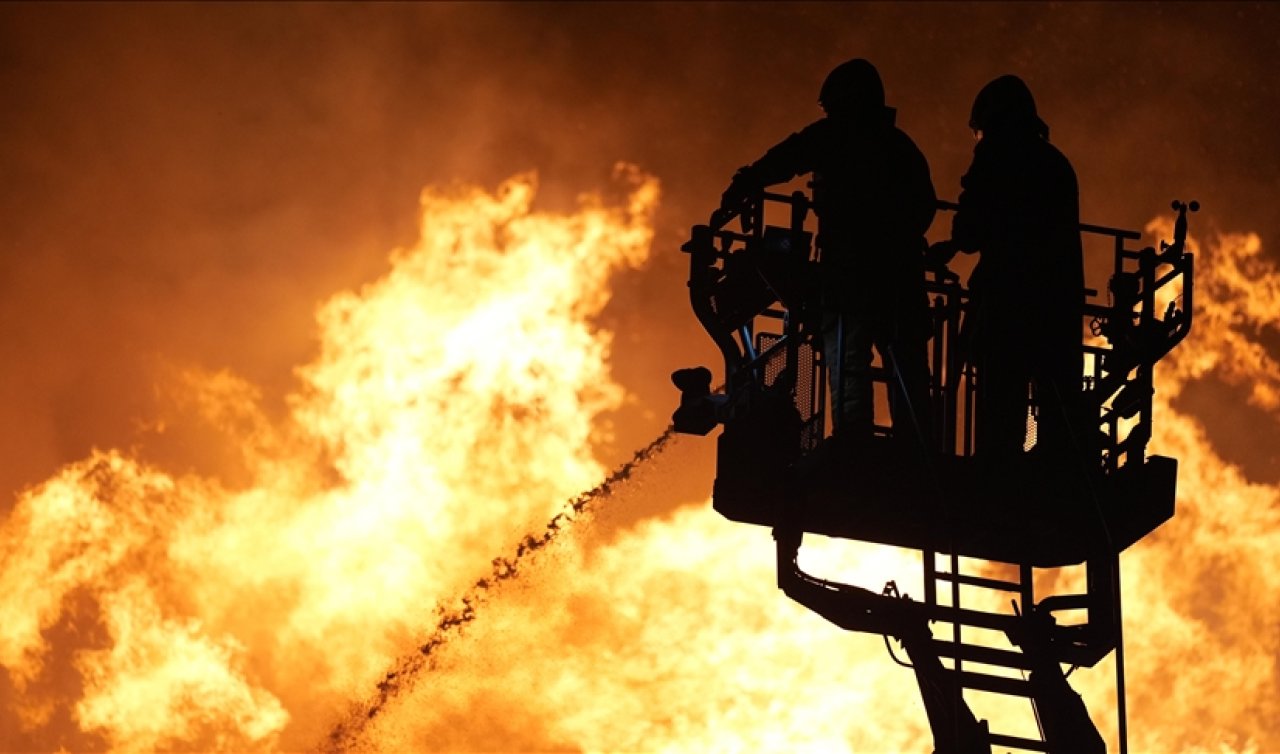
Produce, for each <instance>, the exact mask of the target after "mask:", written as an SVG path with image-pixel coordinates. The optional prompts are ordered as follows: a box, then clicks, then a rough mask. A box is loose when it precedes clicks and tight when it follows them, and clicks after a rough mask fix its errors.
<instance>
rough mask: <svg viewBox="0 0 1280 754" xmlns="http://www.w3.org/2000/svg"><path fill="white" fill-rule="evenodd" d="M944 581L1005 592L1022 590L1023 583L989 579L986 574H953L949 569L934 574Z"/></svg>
mask: <svg viewBox="0 0 1280 754" xmlns="http://www.w3.org/2000/svg"><path fill="white" fill-rule="evenodd" d="M933 575H934V576H936V577H937V578H939V579H941V580H943V581H954V582H956V583H958V584H968V585H969V586H980V587H984V588H986V589H1000V590H1002V591H1005V592H1021V591H1022V584H1019V583H1017V582H1016V581H1001V580H1000V579H989V578H986V577H985V576H968V575H965V574H963V573H960V574H952V573H948V572H947V571H937V572H935V573H934V574H933Z"/></svg>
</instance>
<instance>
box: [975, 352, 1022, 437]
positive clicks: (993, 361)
mask: <svg viewBox="0 0 1280 754" xmlns="http://www.w3.org/2000/svg"><path fill="white" fill-rule="evenodd" d="M1013 348H1015V347H1013V346H1010V347H1008V348H1004V347H997V346H995V345H994V344H990V343H985V344H982V346H981V347H980V348H979V349H977V352H976V354H975V355H976V357H977V358H976V359H975V361H976V362H977V378H978V405H977V414H978V415H977V418H976V421H975V423H976V427H975V432H974V434H975V436H976V440H977V447H976V448H975V450H976V452H977V454H978V455H979V456H981V457H984V458H986V459H988V460H999V459H1004V458H1009V457H1012V456H1017V455H1019V454H1020V453H1022V446H1023V444H1024V443H1025V441H1026V434H1027V406H1028V396H1027V390H1028V386H1029V384H1030V381H1029V376H1028V374H1027V371H1026V369H1025V367H1024V365H1023V363H1022V359H1021V358H1020V354H1017V353H1012V352H1011V351H1012V350H1013Z"/></svg>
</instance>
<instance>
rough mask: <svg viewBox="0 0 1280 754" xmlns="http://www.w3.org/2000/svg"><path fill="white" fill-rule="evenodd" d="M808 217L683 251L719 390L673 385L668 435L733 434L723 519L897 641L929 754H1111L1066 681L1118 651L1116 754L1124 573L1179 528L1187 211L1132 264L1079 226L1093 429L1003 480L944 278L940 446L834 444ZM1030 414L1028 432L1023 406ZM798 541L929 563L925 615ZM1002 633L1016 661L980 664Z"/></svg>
mask: <svg viewBox="0 0 1280 754" xmlns="http://www.w3.org/2000/svg"><path fill="white" fill-rule="evenodd" d="M812 206H813V205H812V203H811V201H810V199H809V198H808V196H806V195H805V194H804V192H800V191H797V192H795V193H793V194H790V195H787V194H777V193H770V192H767V191H755V192H754V193H752V194H750V195H749V196H747V197H745V198H744V200H743V202H742V204H741V205H740V208H739V209H736V210H732V211H724V210H718V211H717V212H716V213H714V214H713V216H712V220H711V222H710V223H709V224H707V225H697V226H694V228H693V230H692V234H691V237H690V239H689V241H688V242H687V243H686V244H685V245H684V246H683V251H685V252H686V253H688V254H689V259H690V268H689V294H690V302H691V304H692V307H693V311H694V313H695V314H696V316H697V317H698V320H699V322H701V324H702V325H703V327H704V328H705V329H706V331H707V333H708V334H709V335H710V336H711V338H712V340H713V341H714V342H715V344H716V346H717V347H718V348H719V350H720V353H721V355H722V356H723V358H724V385H723V390H722V391H713V390H712V388H711V382H712V377H711V373H710V371H709V370H707V369H705V368H697V369H689V370H681V371H679V372H677V373H676V374H675V375H673V378H674V382H675V383H676V386H677V387H678V388H680V390H681V403H680V408H679V409H678V410H677V411H676V413H675V416H674V423H675V429H676V431H678V432H686V433H692V434H698V435H706V434H708V433H709V432H710V431H711V430H712V429H713V428H714V427H716V426H722V427H723V431H722V432H721V433H720V435H719V437H718V439H717V443H718V447H717V468H716V480H715V487H714V492H713V505H714V507H715V509H716V510H717V511H719V512H720V513H721V514H722V515H724V516H725V517H727V518H729V519H731V520H733V521H738V522H743V523H751V524H758V525H762V526H768V527H772V528H773V530H774V536H775V539H776V540H777V558H778V584H779V587H780V588H781V589H782V590H783V591H784V592H785V593H786V594H787V595H788V596H789V597H791V598H792V599H795V600H796V601H798V602H800V603H802V604H804V605H806V606H807V607H809V608H810V609H812V610H814V611H815V612H817V613H819V614H821V615H823V616H824V617H826V618H827V619H828V620H830V621H831V622H833V623H835V624H836V625H837V626H840V627H841V628H844V629H846V630H850V631H862V632H870V633H879V634H883V635H885V636H886V637H894V638H895V639H897V640H898V641H899V642H901V644H902V646H903V647H904V649H905V650H906V654H907V656H908V657H909V658H910V661H911V665H912V667H913V668H914V671H915V673H916V676H917V679H918V680H919V683H920V689H921V693H922V696H923V698H924V701H925V708H926V711H927V713H928V717H929V722H930V726H931V728H932V730H933V733H934V740H935V747H936V752H937V754H944V753H953V752H955V753H960V754H970V753H972V752H984V753H985V752H990V751H991V747H992V746H1000V747H1005V748H1013V749H1019V750H1025V751H1040V752H1055V753H1062V754H1067V753H1070V754H1081V753H1088V752H1102V751H1105V744H1104V742H1103V740H1102V738H1101V736H1100V735H1099V734H1098V732H1097V730H1096V729H1095V727H1094V726H1093V723H1092V722H1091V721H1090V719H1089V716H1088V713H1087V711H1086V709H1085V707H1084V704H1083V702H1082V700H1081V699H1080V697H1079V695H1078V694H1076V693H1075V692H1074V691H1073V690H1072V689H1071V688H1070V686H1069V685H1068V683H1067V680H1066V676H1065V674H1064V672H1063V670H1062V666H1063V665H1067V666H1071V667H1073V668H1074V667H1082V666H1083V667H1091V666H1093V665H1095V664H1097V663H1098V662H1099V661H1100V660H1102V659H1103V658H1104V657H1106V656H1107V655H1108V654H1110V653H1112V652H1113V651H1114V652H1116V668H1117V676H1116V684H1117V699H1118V706H1119V709H1118V713H1119V721H1120V731H1119V734H1120V749H1121V751H1122V752H1123V751H1125V750H1126V748H1127V730H1126V727H1125V725H1126V723H1125V709H1124V675H1123V672H1124V657H1123V635H1122V630H1121V602H1120V579H1119V555H1120V553H1121V552H1122V551H1123V550H1125V548H1127V547H1129V546H1130V545H1132V544H1133V543H1135V542H1137V541H1138V540H1140V539H1142V538H1143V537H1145V536H1146V535H1148V534H1150V533H1151V532H1152V531H1154V530H1155V529H1156V528H1157V527H1158V526H1160V524H1162V523H1163V522H1164V521H1166V520H1168V519H1169V518H1170V517H1171V516H1172V515H1173V513H1174V495H1175V487H1176V476H1177V462H1176V460H1174V459H1172V458H1166V457H1163V456H1159V455H1148V454H1147V445H1148V442H1149V440H1150V438H1151V421H1152V418H1151V407H1152V395H1153V392H1154V390H1153V383H1152V376H1153V369H1154V367H1155V364H1156V362H1158V361H1159V360H1160V359H1161V358H1162V357H1163V356H1164V355H1165V354H1167V353H1168V352H1169V351H1170V350H1171V349H1172V348H1174V347H1175V346H1176V345H1177V344H1178V343H1179V342H1181V341H1182V339H1183V338H1184V337H1186V335H1187V333H1188V331H1189V330H1190V327H1191V319H1192V295H1193V285H1192V283H1193V276H1192V273H1193V263H1194V259H1193V256H1192V255H1191V254H1190V253H1188V252H1187V250H1186V215H1187V212H1188V211H1192V212H1194V211H1196V210H1197V209H1198V206H1197V204H1196V203H1195V202H1191V203H1189V204H1182V203H1180V202H1175V203H1174V205H1173V206H1174V209H1175V211H1177V213H1178V216H1177V222H1176V225H1175V233H1174V238H1173V240H1172V242H1171V243H1163V242H1162V243H1161V244H1160V250H1159V251H1157V250H1155V249H1153V248H1149V247H1148V248H1143V249H1139V250H1133V249H1130V248H1129V247H1128V245H1127V244H1129V243H1131V242H1133V241H1136V240H1138V239H1139V238H1140V237H1141V236H1140V234H1139V233H1137V232H1133V231H1128V230H1119V229H1114V228H1106V227H1100V226H1095V225H1083V224H1082V225H1080V226H1079V229H1080V231H1081V232H1082V233H1083V234H1085V236H1086V237H1091V238H1095V239H1096V238H1099V237H1101V238H1102V239H1105V241H1106V242H1107V243H1108V246H1109V248H1110V250H1111V255H1112V259H1111V268H1112V274H1111V278H1110V282H1109V285H1108V290H1107V291H1105V292H1104V293H1102V294H1099V292H1097V291H1093V290H1088V289H1085V290H1082V291H1081V292H1080V295H1079V316H1080V317H1081V318H1082V319H1081V325H1085V324H1087V325H1088V326H1089V328H1090V331H1091V332H1092V333H1093V335H1094V337H1093V338H1090V339H1088V341H1087V342H1082V343H1080V345H1079V348H1080V349H1081V357H1082V361H1083V363H1084V365H1085V368H1084V373H1083V374H1082V375H1081V395H1082V396H1083V400H1084V403H1085V409H1083V410H1082V412H1081V413H1082V414H1083V415H1084V416H1087V417H1089V418H1088V419H1087V420H1086V421H1085V424H1086V426H1073V427H1071V430H1072V437H1073V443H1072V445H1071V446H1070V448H1068V449H1065V450H1063V449H1055V451H1054V452H1052V453H1050V452H1044V451H1045V449H1040V452H1038V451H1037V449H1036V448H1035V447H1031V448H1030V449H1029V451H1028V452H1024V453H1022V454H1020V455H1018V456H1017V457H1014V458H1010V459H1007V460H1006V461H1005V462H1003V463H1002V464H1001V465H1000V466H999V467H998V468H996V469H994V470H993V469H991V468H990V467H989V466H988V465H982V466H980V465H979V464H978V463H977V461H978V459H977V458H974V457H973V456H974V452H973V451H974V444H973V443H974V418H975V401H974V398H975V394H976V384H975V383H976V380H977V379H978V376H977V375H976V374H975V372H974V369H973V368H972V367H971V366H970V365H968V364H966V363H964V361H963V359H962V358H961V354H960V349H959V347H958V338H959V332H960V322H961V320H962V318H963V316H964V314H965V313H966V311H967V309H968V307H969V306H970V303H971V299H970V296H969V292H968V290H967V289H966V287H965V286H964V285H963V284H962V283H961V282H960V279H959V277H958V276H956V275H955V274H953V273H951V272H950V271H948V270H946V269H945V268H943V267H934V268H932V269H931V270H930V271H929V272H928V273H927V280H926V290H927V291H928V294H929V297H930V312H931V317H932V319H931V327H932V333H931V337H930V341H929V360H930V365H931V377H930V385H929V403H928V405H927V406H923V407H918V408H917V410H918V411H923V412H928V418H929V419H930V420H931V421H932V423H933V426H934V427H936V428H937V430H938V431H936V432H934V433H933V435H932V445H930V446H928V447H924V443H921V442H916V443H914V444H910V443H903V442H894V441H893V439H892V438H893V435H894V434H895V433H899V434H901V433H902V432H903V429H904V428H902V427H894V426H892V425H877V426H876V427H875V428H874V436H873V437H872V438H871V440H870V441H869V442H859V443H857V444H855V445H849V444H846V443H842V442H839V441H838V440H837V439H835V438H832V437H829V436H828V433H829V427H830V424H831V417H830V410H829V407H828V405H827V388H826V380H825V379H824V372H825V370H826V368H827V365H826V364H825V363H824V354H823V348H822V344H821V340H820V339H821V337H822V328H821V324H820V323H821V312H820V311H819V302H818V300H817V296H816V295H815V292H816V291H818V290H819V288H820V286H819V281H818V278H817V276H818V275H819V267H818V261H817V259H816V257H817V251H816V250H815V249H814V245H813V243H812V239H813V234H812V233H811V232H810V231H809V230H807V229H806V223H807V221H808V220H809V213H810V210H811V208H812ZM938 208H939V209H940V210H943V211H954V210H955V209H956V208H957V205H955V204H952V203H949V202H938ZM769 220H772V221H774V222H775V223H777V224H770V223H769V222H768V221H769ZM735 221H736V222H735ZM732 225H736V227H731V226H732ZM1104 298H1105V299H1106V300H1105V301H1104V300H1103V299H1104ZM1082 329H1083V328H1082ZM873 377H874V379H875V381H876V384H877V387H876V389H877V391H878V394H879V395H881V396H884V395H887V393H888V385H889V383H890V382H891V381H892V380H894V379H896V375H895V374H894V373H893V370H892V368H891V365H890V364H885V363H880V364H879V365H878V366H877V367H876V368H875V369H874V370H873ZM1026 410H1027V415H1028V424H1029V429H1030V430H1033V429H1034V424H1035V422H1036V421H1037V419H1036V417H1035V411H1034V406H1032V405H1031V404H1030V398H1028V405H1027V406H1026ZM1028 434H1029V436H1031V437H1034V433H1033V432H1029V433H1028ZM913 436H916V437H921V435H918V434H916V435H913ZM805 532H811V533H817V534H822V535H826V536H831V537H843V538H848V539H855V540H862V541H867V542H875V543H884V544H890V545H896V546H899V547H904V548H909V549H914V550H917V551H919V552H920V553H921V556H922V557H921V560H922V565H923V576H924V582H923V583H924V594H923V595H922V599H920V600H919V601H917V600H912V599H908V598H906V597H903V596H900V595H898V594H897V590H896V587H894V586H893V582H890V584H889V585H888V586H887V587H886V589H885V591H884V592H883V593H876V592H872V591H870V590H867V589H862V588H860V587H856V586H852V585H846V584H838V583H834V582H830V581H825V580H823V579H819V578H816V577H814V576H811V575H809V574H806V573H804V572H803V571H802V570H801V569H800V568H799V566H798V565H797V553H798V551H799V549H800V546H801V542H802V539H803V535H804V533H805ZM973 559H976V560H978V561H981V562H982V563H980V564H979V567H978V568H974V567H973V563H972V560H973ZM966 565H967V566H968V567H967V568H965V567H964V566H966ZM1081 565H1083V567H1084V569H1085V572H1086V574H1087V575H1086V578H1085V589H1084V590H1083V591H1080V592H1072V593H1046V594H1041V593H1038V592H1037V589H1036V584H1035V581H1034V576H1035V574H1036V572H1037V571H1039V570H1047V569H1058V568H1063V567H1073V566H1081ZM1042 583H1043V582H1042ZM962 589H963V596H964V598H965V599H964V600H963V601H962ZM978 593H982V594H985V595H988V596H990V595H992V594H996V595H1003V597H1002V601H1003V603H1004V604H1008V605H1010V608H1009V609H1008V610H1007V611H993V610H991V609H989V607H975V606H974V605H975V601H974V599H973V596H974V595H975V594H978ZM990 603H991V601H990V600H986V601H985V602H984V603H983V604H986V605H989V604H990ZM935 628H936V629H938V630H936V631H935V630H934V629H935ZM992 632H995V633H994V635H996V636H998V635H999V634H1000V633H1003V634H1004V635H1005V636H1006V637H1007V638H1008V644H1007V646H991V643H992V642H991V641H989V637H990V636H992V635H993V633H992ZM983 636H985V637H987V638H988V641H985V642H982V641H980V639H981V638H982V637H983ZM1025 673H1029V677H1027V676H1024V675H1023V674H1025ZM967 690H977V691H982V692H988V693H995V694H1004V695H1013V696H1020V697H1025V698H1028V699H1029V700H1031V702H1032V705H1033V710H1034V711H1035V713H1036V719H1037V722H1038V724H1039V726H1040V731H1041V734H1042V735H1041V738H1040V739H1039V740H1037V739H1029V738H1025V737H1019V736H1012V735H1007V734H1002V733H999V732H994V731H990V730H988V727H987V724H986V723H985V722H984V721H980V720H978V719H977V718H976V717H975V716H974V714H973V712H972V711H970V709H969V707H968V705H967V703H966V701H965V697H964V693H965V692H966V691H967Z"/></svg>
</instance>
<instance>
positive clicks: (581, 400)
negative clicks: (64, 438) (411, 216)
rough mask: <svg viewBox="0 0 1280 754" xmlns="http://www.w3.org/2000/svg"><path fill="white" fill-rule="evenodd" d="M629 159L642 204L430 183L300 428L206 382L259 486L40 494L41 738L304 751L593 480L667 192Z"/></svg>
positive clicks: (123, 480) (16, 663) (18, 665)
mask: <svg viewBox="0 0 1280 754" xmlns="http://www.w3.org/2000/svg"><path fill="white" fill-rule="evenodd" d="M618 178H619V180H621V181H623V182H624V183H625V184H626V186H627V188H628V198H627V201H626V203H625V206H621V207H611V206H606V205H605V204H604V203H603V202H602V201H600V200H598V199H595V198H591V197H588V198H586V199H585V200H584V202H583V205H582V208H581V210H580V211H579V212H577V213H576V214H571V215H566V216H561V215H552V214H547V213H541V212H535V211H533V210H532V209H531V202H532V201H533V198H534V193H535V185H534V180H533V178H532V177H529V176H524V177H518V178H514V179H512V180H510V181H508V182H507V183H506V184H504V185H503V186H502V187H501V188H500V189H499V190H498V191H497V192H496V193H495V194H489V193H486V192H484V191H481V190H478V189H460V190H457V191H455V192H452V193H444V192H437V191H427V192H425V193H424V194H423V197H422V238H421V240H420V241H419V242H418V243H417V244H416V245H415V246H414V247H413V248H410V249H404V250H400V251H397V252H396V253H395V254H394V255H393V257H392V260H391V270H390V272H389V273H388V274H387V275H386V276H385V277H383V278H382V279H380V280H378V281H376V282H374V283H372V284H370V285H367V286H366V287H365V288H363V289H362V290H361V291H359V292H356V293H344V294H340V295H338V296H335V297H334V298H333V299H331V300H330V301H329V302H328V303H326V304H325V305H324V306H323V307H321V309H320V312H319V321H320V325H321V334H320V335H321V338H320V349H321V350H320V355H319V357H318V358H317V359H316V360H315V361H314V362H313V363H311V364H309V365H307V366H305V367H303V368H302V369H300V370H299V375H300V377H301V379H302V381H303V385H304V386H303V389H302V390H300V391H299V392H298V393H297V394H296V395H294V396H293V397H292V399H291V404H290V405H291V409H292V411H291V416H290V417H289V419H288V421H287V422H285V423H284V424H282V425H273V424H272V423H271V422H269V421H268V420H267V419H266V418H264V416H263V414H262V412H261V411H260V409H259V408H258V406H257V404H256V392H255V391H254V390H253V389H252V388H251V387H250V386H248V385H246V384H244V383H243V382H242V381H240V380H237V379H236V378H234V377H233V376H230V375H227V374H217V375H200V374H192V375H189V376H188V379H189V380H190V381H191V382H192V383H193V384H194V385H195V386H196V387H197V391H196V398H197V401H198V403H199V405H201V406H202V407H203V408H204V409H205V412H206V413H207V414H208V415H209V416H210V417H211V418H212V419H213V420H214V421H216V422H218V423H220V424H223V425H225V426H226V427H227V428H228V429H229V430H231V431H234V432H235V433H236V435H237V439H238V440H239V442H240V443H242V444H243V446H244V450H245V457H246V463H247V465H248V467H249V470H250V472H251V475H252V484H250V485H248V486H247V487H245V488H243V489H228V488H227V487H226V486H225V485H223V484H220V483H219V482H217V481H216V480H208V479H200V478H195V477H191V476H183V477H176V476H173V475H170V474H166V473H164V472H162V471H160V470H157V469H154V468H151V467H149V466H147V465H146V464H145V463H143V462H142V461H139V460H137V459H134V458H130V457H129V456H127V455H125V454H121V453H118V452H106V453H97V454H95V455H94V456H93V457H91V458H89V459H86V460H85V461H83V462H81V463H78V464H74V465H71V466H69V467H67V468H65V469H63V470H62V471H61V472H60V473H59V474H58V475H57V476H55V477H54V478H53V479H50V480H49V481H47V482H45V483H44V484H42V485H40V486H38V487H36V488H34V489H32V490H30V491H28V492H27V493H25V494H24V495H23V496H22V499H21V500H20V501H19V503H18V505H17V507H16V508H15V510H14V513H13V515H12V516H11V517H10V518H9V520H8V521H7V522H5V524H4V527H3V529H2V530H0V665H3V666H4V668H5V669H6V670H7V671H8V674H9V677H10V680H11V682H12V683H13V684H14V685H15V687H16V688H17V690H18V691H19V693H20V694H21V695H22V698H23V702H22V704H23V710H22V711H21V712H22V719H23V720H24V722H25V724H26V726H27V728H28V729H27V730H26V731H25V732H24V735H26V736H27V739H25V740H27V741H29V742H30V744H29V746H30V747H31V748H56V747H58V746H61V745H63V744H67V743H68V742H72V743H74V744H75V745H76V746H77V747H78V748H85V747H86V746H101V745H103V744H105V745H108V746H111V747H114V748H118V749H126V750H152V749H156V748H167V747H181V748H192V749H201V750H209V749H231V750H242V749H247V748H257V749H269V748H275V747H284V748H293V749H296V748H299V747H301V746H305V745H307V744H308V743H309V742H311V741H314V740H316V739H317V738H318V737H319V735H320V734H321V733H322V732H323V731H324V729H325V727H326V725H327V723H328V721H330V720H332V719H334V718H335V717H336V716H337V714H338V713H339V712H340V711H343V710H345V708H346V705H347V700H349V699H352V698H359V697H361V696H363V694H364V693H365V692H366V690H367V689H369V688H371V687H372V685H373V683H374V682H375V681H376V680H377V679H378V678H380V677H381V675H382V673H383V671H384V670H385V669H386V668H387V667H388V666H389V665H390V663H391V661H392V659H393V658H394V657H395V656H396V655H397V654H398V653H399V652H401V651H403V648H404V647H405V646H406V644H408V643H409V642H411V641H412V638H413V637H414V636H415V632H416V631H417V630H418V629H419V627H421V626H423V625H426V624H428V623H429V622H430V616H431V612H432V608H433V606H434V604H435V603H436V602H437V601H438V600H440V599H444V598H447V597H451V596H453V595H455V594H457V593H459V592H460V591H461V590H462V588H463V587H465V586H466V585H467V584H469V583H471V582H472V581H474V580H475V579H476V578H477V577H478V576H480V575H482V574H483V573H485V572H486V571H487V569H488V563H489V559H490V558H491V557H492V556H493V554H494V553H497V552H502V551H505V550H508V549H511V545H512V543H513V542H514V541H515V540H516V539H517V538H518V537H519V536H520V535H522V534H523V533H524V532H525V531H527V530H529V529H530V528H532V527H534V526H535V525H541V524H543V523H545V521H546V519H547V518H548V517H549V516H550V514H551V513H552V512H554V511H555V510H556V508H558V507H559V506H560V505H561V504H562V503H563V501H564V500H565V499H566V498H569V497H571V496H572V495H574V494H576V493H578V492H580V491H582V490H584V489H587V488H589V487H591V486H592V485H593V484H595V483H596V481H598V480H599V479H600V477H601V476H602V473H603V469H601V467H600V466H599V464H598V463H597V462H596V461H595V460H594V458H593V456H592V452H591V451H592V443H593V440H594V439H596V438H595V435H594V432H595V430H594V429H593V427H594V426H595V419H596V417H597V416H598V415H599V414H600V413H601V412H603V411H606V410H609V409H612V408H615V407H616V406H617V405H619V402H620V400H621V399H622V396H623V392H622V389H621V388H620V387H619V386H618V385H617V384H615V383H614V382H613V381H612V379H611V378H610V375H609V372H608V366H607V365H608V362H609V346H610V337H609V333H607V332H604V331H601V330H600V329H598V328H596V327H594V326H593V325H592V324H591V321H592V318H593V316H594V315H596V314H597V313H598V312H599V311H600V309H601V308H602V307H603V306H604V305H605V303H606V302H607V301H608V299H609V288H608V283H609V278H610V276H611V274H612V273H613V272H614V271H615V270H617V269H619V268H620V267H623V266H634V265H638V264H640V263H641V262H643V261H644V259H645V258H646V256H647V254H648V251H649V244H650V241H651V237H652V231H651V217H650V215H651V213H652V211H653V209H654V207H655V205H656V200H657V185H656V182H655V181H653V180H652V179H650V178H647V177H645V176H643V175H641V174H639V173H638V172H637V171H636V170H634V169H632V168H627V167H620V168H619V170H618ZM86 615H88V616H89V617H90V619H89V620H85V616H86ZM94 616H96V617H94ZM81 624H86V625H87V626H89V627H91V628H92V630H91V631H90V632H89V633H91V634H93V635H92V636H89V637H85V636H78V633H79V632H78V630H77V629H78V627H79V626H80V625H81ZM59 637H61V638H59ZM68 656H71V657H74V661H73V664H74V671H75V672H74V673H71V674H67V675H69V680H68V678H61V679H60V681H61V682H54V681H57V680H59V679H54V681H51V680H50V679H49V678H47V677H46V676H47V672H48V671H49V670H50V665H51V661H56V660H60V659H61V658H65V657H68ZM59 720H69V721H70V723H71V726H70V728H68V726H67V725H66V724H63V725H59V724H58V721H59ZM85 734H90V735H92V736H94V737H96V738H97V739H98V740H97V741H96V742H95V741H94V739H93V738H86V737H85Z"/></svg>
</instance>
